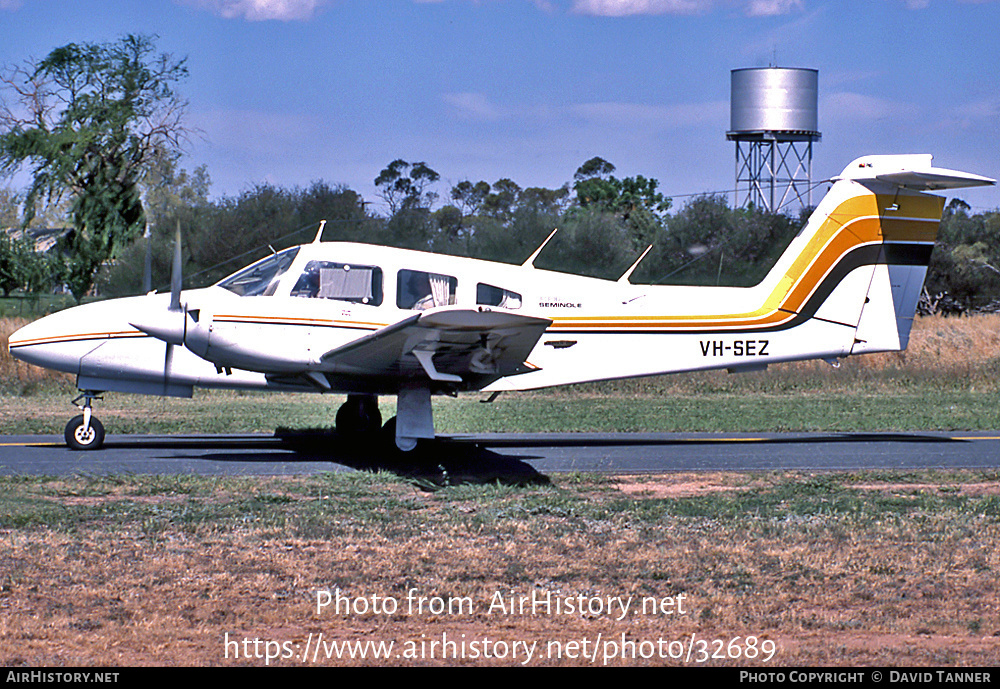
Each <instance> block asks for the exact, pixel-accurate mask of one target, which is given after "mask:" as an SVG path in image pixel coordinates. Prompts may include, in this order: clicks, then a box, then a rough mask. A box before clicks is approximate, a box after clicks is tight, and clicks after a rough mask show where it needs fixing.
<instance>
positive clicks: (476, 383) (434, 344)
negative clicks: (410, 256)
mask: <svg viewBox="0 0 1000 689" xmlns="http://www.w3.org/2000/svg"><path fill="white" fill-rule="evenodd" d="M551 323H552V321H551V320H549V319H547V318H535V317H532V316H522V315H519V314H514V313H510V312H508V311H491V310H487V309H482V310H479V309H468V308H455V307H443V308H438V309H433V310H429V311H425V312H423V313H417V314H414V315H413V316H410V317H409V318H406V319H404V320H402V321H399V322H398V323H394V324H392V325H389V326H386V327H385V328H382V329H381V330H377V331H375V332H373V333H371V334H370V335H366V336H364V337H362V338H360V339H358V340H355V341H353V342H350V343H348V344H346V345H343V346H342V347H337V348H336V349H332V350H330V351H329V352H327V353H325V354H323V355H322V356H321V357H320V368H319V370H320V371H322V372H324V373H329V374H334V375H351V376H366V377H372V378H421V377H424V378H429V379H430V380H432V381H435V382H437V383H441V384H446V386H450V387H454V388H456V389H465V390H475V389H479V388H481V387H484V386H486V385H489V384H490V383H491V382H493V381H494V380H497V379H498V378H502V377H504V376H511V375H516V374H519V373H527V372H529V371H532V370H535V369H534V368H533V367H532V366H530V365H529V364H528V363H527V361H526V359H527V358H528V355H529V354H530V353H531V350H532V349H533V348H534V346H535V343H537V342H538V339H539V338H540V337H541V336H542V333H544V332H545V329H546V328H547V327H548V326H549V325H551Z"/></svg>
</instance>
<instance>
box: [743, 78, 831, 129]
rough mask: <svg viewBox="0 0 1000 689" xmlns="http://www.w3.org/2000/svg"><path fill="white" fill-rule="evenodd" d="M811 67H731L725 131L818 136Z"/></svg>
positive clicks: (815, 84)
mask: <svg viewBox="0 0 1000 689" xmlns="http://www.w3.org/2000/svg"><path fill="white" fill-rule="evenodd" d="M818 82H819V72H818V71H817V70H815V69H788V68H779V67H768V68H764V69H734V70H733V71H732V92H731V100H730V110H729V130H730V131H729V134H730V138H734V137H733V135H739V134H754V133H760V132H774V133H775V134H777V135H779V137H780V135H781V133H787V134H789V135H792V136H795V135H798V136H803V135H805V136H808V135H813V136H816V137H818V136H819V126H818V120H819V118H818V116H817V100H818V97H819V87H818Z"/></svg>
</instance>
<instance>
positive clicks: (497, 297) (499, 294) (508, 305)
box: [476, 282, 521, 309]
mask: <svg viewBox="0 0 1000 689" xmlns="http://www.w3.org/2000/svg"><path fill="white" fill-rule="evenodd" d="M476 303H477V304H483V305H486V306H499V307H500V308H501V309H519V308H521V295H520V294H518V293H517V292H511V291H510V290H509V289H504V288H503V287H494V286H493V285H487V284H484V283H482V282H480V283H479V284H478V285H476Z"/></svg>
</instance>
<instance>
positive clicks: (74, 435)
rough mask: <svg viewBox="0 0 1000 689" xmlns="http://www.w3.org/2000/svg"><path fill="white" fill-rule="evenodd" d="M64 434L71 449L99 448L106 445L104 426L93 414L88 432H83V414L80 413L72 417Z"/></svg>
mask: <svg viewBox="0 0 1000 689" xmlns="http://www.w3.org/2000/svg"><path fill="white" fill-rule="evenodd" d="M63 435H64V437H65V438H66V444H67V445H69V448H70V449H71V450H99V449H100V448H101V446H103V445H104V426H103V425H102V424H101V422H100V421H98V420H97V419H96V418H95V417H93V416H92V417H90V428H89V429H88V431H87V432H86V433H84V432H83V414H80V415H78V416H74V417H73V418H72V419H70V421H69V423H68V424H66V432H65V433H64V434H63Z"/></svg>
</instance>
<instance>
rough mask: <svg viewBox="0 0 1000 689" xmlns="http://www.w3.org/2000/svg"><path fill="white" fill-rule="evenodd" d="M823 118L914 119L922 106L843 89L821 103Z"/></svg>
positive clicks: (841, 119)
mask: <svg viewBox="0 0 1000 689" xmlns="http://www.w3.org/2000/svg"><path fill="white" fill-rule="evenodd" d="M819 112H820V116H821V118H822V119H824V120H825V119H827V118H829V119H830V120H831V121H838V122H841V121H843V122H851V121H862V122H872V121H875V120H895V121H897V122H901V121H904V120H913V119H914V118H916V117H918V116H919V115H920V108H918V107H917V106H916V105H913V104H912V103H904V102H900V101H893V100H889V99H886V98H876V97H875V96H866V95H864V94H861V93H850V92H847V91H842V92H840V93H831V94H830V95H828V96H826V97H824V98H823V102H822V103H821V104H820V105H819Z"/></svg>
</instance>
